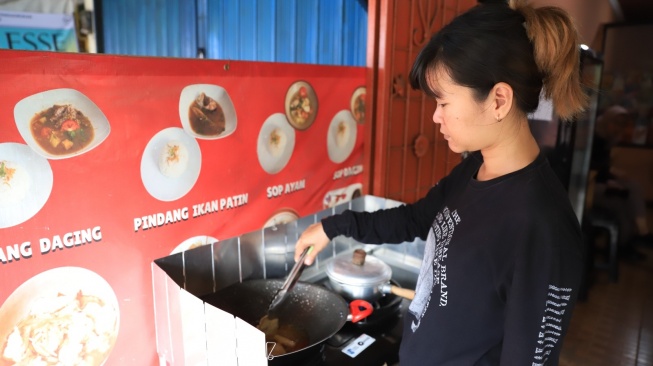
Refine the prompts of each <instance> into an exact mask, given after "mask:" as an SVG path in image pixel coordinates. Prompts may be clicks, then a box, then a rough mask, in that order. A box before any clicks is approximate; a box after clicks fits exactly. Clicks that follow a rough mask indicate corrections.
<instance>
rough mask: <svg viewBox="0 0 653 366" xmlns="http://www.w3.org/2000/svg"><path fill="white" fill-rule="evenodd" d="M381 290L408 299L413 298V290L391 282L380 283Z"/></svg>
mask: <svg viewBox="0 0 653 366" xmlns="http://www.w3.org/2000/svg"><path fill="white" fill-rule="evenodd" d="M381 292H383V293H384V294H393V295H397V296H400V297H403V298H404V299H408V300H413V299H414V298H415V290H410V289H407V288H403V287H399V286H395V285H391V284H385V285H382V286H381Z"/></svg>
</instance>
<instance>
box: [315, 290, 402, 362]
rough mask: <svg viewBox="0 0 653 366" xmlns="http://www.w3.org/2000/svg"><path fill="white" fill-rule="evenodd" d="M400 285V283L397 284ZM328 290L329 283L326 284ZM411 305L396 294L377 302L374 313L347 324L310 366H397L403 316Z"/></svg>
mask: <svg viewBox="0 0 653 366" xmlns="http://www.w3.org/2000/svg"><path fill="white" fill-rule="evenodd" d="M394 284H395V285H396V283H394ZM324 285H325V286H326V287H329V286H328V283H324ZM409 304H410V302H409V301H408V300H405V299H402V298H400V297H398V296H395V295H385V296H384V297H382V298H381V299H380V300H378V301H376V302H375V303H374V304H373V306H374V311H373V312H372V314H371V315H370V316H369V317H368V318H367V319H364V320H362V321H360V322H358V323H352V322H347V323H345V325H344V326H343V327H342V328H341V329H340V330H339V331H338V332H337V333H336V334H334V335H333V336H332V337H331V338H329V339H328V340H326V342H324V347H323V350H322V353H321V355H320V359H317V360H312V361H311V362H309V363H307V364H306V365H307V366H308V365H321V366H331V365H338V366H349V365H352V366H354V365H355V366H383V365H387V366H393V365H397V364H398V362H399V344H400V343H401V335H402V330H403V322H402V319H403V316H404V313H405V311H406V309H408V305H409Z"/></svg>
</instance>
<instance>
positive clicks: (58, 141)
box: [30, 104, 94, 155]
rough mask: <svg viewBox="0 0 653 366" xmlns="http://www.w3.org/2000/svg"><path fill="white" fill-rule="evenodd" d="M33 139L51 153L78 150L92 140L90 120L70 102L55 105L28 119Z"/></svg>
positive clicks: (58, 153) (63, 153)
mask: <svg viewBox="0 0 653 366" xmlns="http://www.w3.org/2000/svg"><path fill="white" fill-rule="evenodd" d="M30 130H31V131H32V136H33V137H34V140H35V141H36V142H37V143H38V144H39V146H41V148H43V150H45V151H47V152H48V153H50V154H53V155H67V154H71V153H74V152H76V151H79V150H81V149H83V148H85V147H86V146H88V144H89V143H90V142H91V141H92V140H93V136H94V131H93V125H92V124H91V121H90V120H89V119H88V117H86V116H85V115H84V114H83V113H82V112H81V111H79V110H77V109H75V108H74V107H73V106H72V105H71V104H64V105H57V104H55V105H54V106H52V107H50V108H48V109H46V110H44V111H41V112H39V113H37V114H36V115H35V116H34V117H33V118H32V120H31V121H30Z"/></svg>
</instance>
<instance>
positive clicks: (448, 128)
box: [428, 68, 501, 153]
mask: <svg viewBox="0 0 653 366" xmlns="http://www.w3.org/2000/svg"><path fill="white" fill-rule="evenodd" d="M428 82H429V86H430V87H431V90H433V91H435V92H436V95H437V96H436V98H435V100H436V102H437V108H436V109H435V113H433V122H435V123H436V124H439V125H440V133H442V134H443V135H444V139H445V140H447V142H448V144H449V148H450V149H451V151H453V152H456V153H461V152H464V151H477V150H481V149H484V148H486V147H489V146H491V145H492V144H493V143H494V142H496V138H497V137H498V133H499V132H500V128H501V123H497V120H496V116H492V108H491V104H490V103H489V102H486V101H484V102H478V101H477V100H476V99H475V98H474V94H473V93H474V92H473V90H472V89H471V88H468V87H465V86H461V85H458V84H456V83H455V82H453V80H451V77H450V76H449V75H448V73H447V72H444V71H443V70H442V69H441V68H436V69H435V70H434V71H433V72H431V73H430V74H429V75H428Z"/></svg>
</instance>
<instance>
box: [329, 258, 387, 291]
mask: <svg viewBox="0 0 653 366" xmlns="http://www.w3.org/2000/svg"><path fill="white" fill-rule="evenodd" d="M365 255H366V253H365V251H364V250H362V249H356V250H355V251H354V255H353V257H352V256H351V255H349V254H341V255H338V256H337V257H335V258H334V260H333V261H332V262H330V263H329V264H328V265H327V268H326V273H327V275H328V276H329V278H331V279H332V280H334V281H337V282H340V283H343V284H347V285H355V286H375V285H381V284H384V283H386V282H388V281H390V278H391V277H392V269H391V268H390V266H389V265H387V264H386V263H384V262H383V261H382V260H380V259H378V258H376V257H373V256H368V257H366V256H365Z"/></svg>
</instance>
